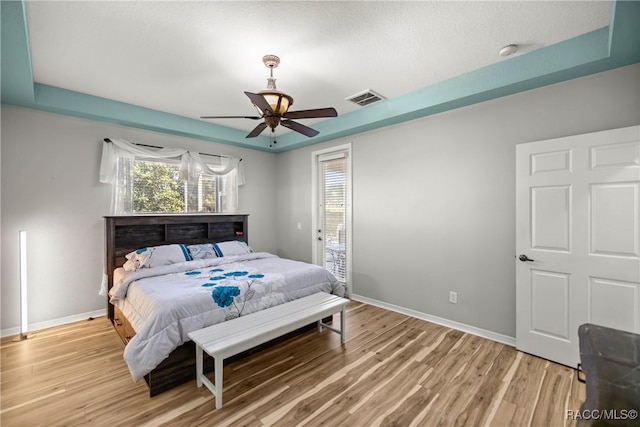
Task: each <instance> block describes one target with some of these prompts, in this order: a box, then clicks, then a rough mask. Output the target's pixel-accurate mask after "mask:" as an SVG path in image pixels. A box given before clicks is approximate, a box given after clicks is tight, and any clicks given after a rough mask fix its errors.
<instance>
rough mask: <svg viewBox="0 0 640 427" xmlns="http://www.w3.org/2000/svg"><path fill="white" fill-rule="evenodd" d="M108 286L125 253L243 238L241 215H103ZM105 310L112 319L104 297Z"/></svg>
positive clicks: (244, 224)
mask: <svg viewBox="0 0 640 427" xmlns="http://www.w3.org/2000/svg"><path fill="white" fill-rule="evenodd" d="M104 218H105V241H106V246H107V247H106V251H105V253H106V261H105V270H106V273H107V277H108V289H109V290H111V287H112V286H113V270H115V269H116V268H117V267H121V266H122V265H123V264H124V263H125V261H126V258H125V255H126V254H128V253H129V252H132V251H135V250H136V249H139V248H143V247H147V246H159V245H169V244H173V243H185V244H189V245H193V244H199V243H217V242H224V241H227V240H240V241H243V242H246V243H249V242H248V240H247V237H248V236H247V231H248V230H247V222H248V221H247V220H248V215H245V214H238V215H235V214H231V215H230V214H193V215H179V214H173V215H132V216H105V217H104ZM107 313H108V314H109V320H111V321H112V322H113V313H114V310H113V305H111V304H110V303H109V297H107Z"/></svg>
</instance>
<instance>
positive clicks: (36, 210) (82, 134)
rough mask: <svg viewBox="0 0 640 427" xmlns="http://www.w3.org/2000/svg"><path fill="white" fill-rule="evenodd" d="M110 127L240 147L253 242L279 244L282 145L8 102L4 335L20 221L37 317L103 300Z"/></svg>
mask: <svg viewBox="0 0 640 427" xmlns="http://www.w3.org/2000/svg"><path fill="white" fill-rule="evenodd" d="M109 136H110V137H120V138H125V139H128V140H130V141H134V142H140V143H145V144H151V145H161V146H168V147H184V148H189V149H194V150H197V151H201V152H207V153H214V154H224V155H233V156H239V157H242V158H243V163H244V166H245V172H246V181H247V184H245V185H244V186H242V187H240V190H239V212H242V213H248V214H249V242H250V244H251V246H252V247H253V248H254V249H256V250H260V251H268V252H274V253H275V252H276V251H277V244H276V241H277V235H276V222H275V212H276V190H275V186H274V185H273V183H274V182H275V180H276V172H275V166H276V155H275V154H271V153H265V152H260V151H256V150H249V149H241V148H236V147H231V146H228V145H221V144H215V143H209V142H205V141H200V140H193V139H188V138H181V137H176V136H171V135H166V134H160V133H155V132H150V131H144V130H140V129H133V128H128V127H124V126H118V125H115V124H108V123H101V122H94V121H91V120H84V119H78V118H74V117H67V116H62V115H56V114H50V113H46V112H40V111H34V110H28V109H21V108H16V107H8V106H2V145H1V150H2V154H1V159H2V169H1V176H2V178H1V183H2V193H1V194H2V205H1V209H2V223H1V225H2V228H1V232H2V262H1V277H2V283H1V288H0V292H1V300H2V303H1V310H2V315H1V320H0V321H1V324H0V326H1V327H0V329H1V330H2V331H3V335H4V334H6V332H7V330H8V329H13V328H17V327H18V326H19V287H18V286H19V270H18V265H19V263H18V253H17V252H18V231H19V230H20V229H25V230H27V232H28V239H29V242H28V243H29V245H28V246H29V253H28V256H29V258H28V259H29V324H35V325H36V326H40V327H42V326H47V325H48V322H52V323H53V324H55V323H58V322H59V321H60V320H61V319H62V320H64V319H75V318H76V317H78V316H80V315H82V314H84V313H92V312H96V311H100V310H104V309H105V307H106V300H105V297H101V296H99V295H98V291H99V288H100V281H101V276H102V267H103V263H104V255H103V254H104V228H103V227H104V225H103V219H102V216H103V215H108V214H109V206H110V197H111V190H110V186H109V185H105V184H100V183H99V181H98V171H99V164H100V155H101V152H102V146H101V143H100V142H101V141H102V139H103V138H105V137H109ZM11 332H13V333H15V331H13V330H12V331H11Z"/></svg>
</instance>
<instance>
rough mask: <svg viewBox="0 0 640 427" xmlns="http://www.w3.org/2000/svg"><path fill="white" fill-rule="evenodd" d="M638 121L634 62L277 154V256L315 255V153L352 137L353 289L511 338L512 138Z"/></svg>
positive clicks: (639, 69)
mask: <svg viewBox="0 0 640 427" xmlns="http://www.w3.org/2000/svg"><path fill="white" fill-rule="evenodd" d="M637 124H640V65H637V64H636V65H633V66H628V67H624V68H620V69H617V70H612V71H608V72H605V73H601V74H597V75H593V76H588V77H585V78H581V79H576V80H573V81H569V82H564V83H560V84H556V85H553V86H548V87H544V88H540V89H536V90H532V91H528V92H523V93H520V94H516V95H512V96H508V97H504V98H501V99H497V100H493V101H489V102H484V103H482V104H477V105H474V106H470V107H466V108H462V109H459V110H454V111H450V112H447V113H443V114H439V115H437V116H432V117H427V118H423V119H418V120H415V121H412V122H408V123H405V124H401V125H396V126H393V127H388V128H384V129H381V130H377V131H372V132H369V133H365V134H360V135H356V136H353V137H349V138H344V139H341V140H336V141H332V142H330V143H326V144H322V145H317V146H312V147H307V148H304V149H300V150H296V151H292V152H288V153H284V154H281V155H279V156H278V158H277V171H278V172H277V174H278V175H277V184H278V206H277V209H278V215H277V216H278V250H279V253H280V255H284V256H287V257H291V258H296V259H301V260H305V261H310V260H311V251H312V246H311V245H312V242H311V240H310V236H311V230H310V225H311V224H310V222H311V209H310V208H311V197H312V195H311V168H310V165H311V152H312V151H314V150H318V149H320V148H325V147H329V146H332V145H337V144H344V143H346V142H351V143H352V149H353V158H352V161H353V284H352V285H353V293H354V294H356V295H361V296H364V297H367V298H371V299H374V300H377V301H380V302H383V303H387V304H394V305H397V306H400V307H402V308H406V309H410V310H415V311H418V312H420V313H424V314H427V315H431V316H438V317H441V318H444V319H447V320H451V321H455V322H461V323H464V324H467V325H471V326H474V327H476V328H481V329H485V330H488V331H492V332H495V333H498V334H503V335H506V336H509V337H514V336H515V324H516V322H515V264H514V263H515V260H514V255H515V232H514V229H515V220H514V218H515V145H516V144H520V143H525V142H531V141H536V140H542V139H548V138H555V137H561V136H567V135H573V134H580V133H587V132H594V131H600V130H606V129H613V128H618V127H624V126H632V125H637ZM298 222H301V223H302V225H303V229H302V230H296V224H297V223H298ZM449 291H456V292H458V303H457V304H456V305H454V304H450V303H449V302H448V297H449Z"/></svg>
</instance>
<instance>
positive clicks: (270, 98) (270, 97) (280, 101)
mask: <svg viewBox="0 0 640 427" xmlns="http://www.w3.org/2000/svg"><path fill="white" fill-rule="evenodd" d="M259 94H260V95H262V96H263V97H264V99H265V100H266V101H267V103H268V104H269V106H271V109H272V110H273V112H274V113H276V114H280V115H282V114H284V113H286V112H287V111H289V107H291V106H292V105H293V98H292V97H290V96H289V95H287V94H286V93H282V92H280V91H277V90H265V91H262V92H259ZM256 108H257V107H256ZM258 110H259V109H258Z"/></svg>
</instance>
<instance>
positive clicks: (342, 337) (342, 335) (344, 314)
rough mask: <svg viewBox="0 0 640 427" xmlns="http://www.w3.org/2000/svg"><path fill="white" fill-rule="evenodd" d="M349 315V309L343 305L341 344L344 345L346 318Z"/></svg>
mask: <svg viewBox="0 0 640 427" xmlns="http://www.w3.org/2000/svg"><path fill="white" fill-rule="evenodd" d="M346 316H347V311H346V310H345V306H344V305H343V306H342V311H341V313H340V344H342V345H344V330H345V329H344V327H345V318H346Z"/></svg>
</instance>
